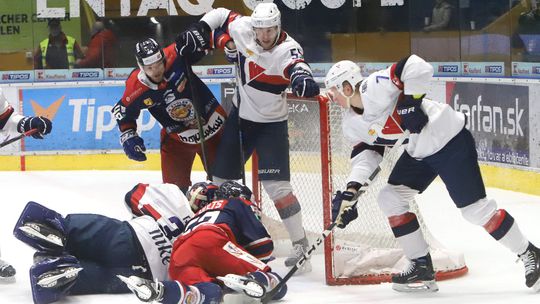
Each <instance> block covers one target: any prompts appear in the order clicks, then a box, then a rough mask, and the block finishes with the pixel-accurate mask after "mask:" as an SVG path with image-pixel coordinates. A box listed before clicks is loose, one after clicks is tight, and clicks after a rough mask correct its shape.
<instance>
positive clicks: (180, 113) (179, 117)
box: [165, 98, 195, 121]
mask: <svg viewBox="0 0 540 304" xmlns="http://www.w3.org/2000/svg"><path fill="white" fill-rule="evenodd" d="M165 110H166V111H167V113H169V116H170V117H171V118H172V119H174V120H175V121H188V120H192V119H195V111H194V110H193V104H192V103H191V100H189V99H187V98H182V99H176V100H174V101H173V102H171V103H169V104H168V105H167V108H166V109H165Z"/></svg>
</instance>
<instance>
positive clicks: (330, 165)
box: [252, 94, 467, 285]
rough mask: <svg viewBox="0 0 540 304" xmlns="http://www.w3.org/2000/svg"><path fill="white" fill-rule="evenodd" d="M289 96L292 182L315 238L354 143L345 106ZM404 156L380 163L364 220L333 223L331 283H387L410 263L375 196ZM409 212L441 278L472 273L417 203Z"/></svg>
mask: <svg viewBox="0 0 540 304" xmlns="http://www.w3.org/2000/svg"><path fill="white" fill-rule="evenodd" d="M287 100H288V104H289V120H288V127H289V146H290V147H289V151H290V156H289V158H290V168H291V184H292V187H293V191H294V194H295V195H296V197H297V198H298V200H299V202H300V205H301V207H302V217H303V226H304V229H305V230H306V234H307V236H308V239H309V241H310V244H311V243H313V242H314V241H315V240H316V238H317V237H319V236H320V234H321V233H322V231H323V230H324V228H325V227H327V226H328V225H330V223H331V200H332V195H333V193H335V191H336V190H343V189H344V188H345V186H346V183H347V180H346V179H347V177H348V175H349V172H350V163H349V158H350V154H351V152H352V146H350V145H349V144H348V143H347V142H346V141H345V139H344V138H343V136H342V132H341V117H342V109H341V107H339V106H338V105H336V104H334V103H331V102H329V101H328V99H327V98H326V97H324V96H318V97H316V98H298V97H294V96H292V95H290V94H289V95H288V96H287ZM398 157H399V155H397V156H396V157H395V159H392V160H390V161H389V162H388V165H387V166H385V167H383V168H382V171H381V172H380V173H379V175H378V176H377V177H376V178H375V180H374V181H373V182H372V184H371V185H370V187H369V188H368V190H367V192H366V193H364V194H363V195H362V196H361V197H360V199H359V202H358V213H359V217H358V219H356V220H355V221H353V222H351V223H350V224H349V225H348V226H347V227H346V228H345V229H339V228H336V229H334V231H333V233H332V234H331V235H330V236H329V237H327V238H326V239H325V243H324V246H321V247H320V248H319V250H318V252H319V253H321V254H324V260H325V273H326V282H327V284H329V285H349V284H377V283H382V282H389V281H390V279H391V274H393V273H397V272H400V271H401V270H403V269H404V268H405V267H406V265H407V260H406V258H405V257H404V255H403V251H402V250H401V249H400V247H399V245H398V244H397V242H396V240H395V238H394V236H393V234H392V230H391V228H390V226H389V224H388V220H387V218H386V217H385V216H384V215H383V214H382V212H381V211H380V209H379V207H378V204H377V201H376V196H377V194H378V192H379V191H380V190H381V188H382V187H383V186H384V185H385V184H386V181H387V179H388V176H389V175H390V171H391V170H392V168H393V165H394V163H395V161H397V158H398ZM252 160H253V163H252V168H253V169H252V170H253V172H252V181H253V186H252V188H253V193H254V195H255V199H256V200H258V201H259V202H260V203H261V206H262V210H263V222H264V224H265V225H266V227H267V228H268V230H269V233H270V235H271V236H272V238H273V240H274V244H275V253H276V255H278V256H282V255H287V254H288V252H289V251H290V248H291V243H290V241H289V236H288V234H287V232H286V230H285V229H284V226H283V224H282V222H281V220H280V218H279V215H278V213H277V211H276V209H275V207H274V204H273V202H272V201H271V200H270V199H269V197H268V196H267V195H266V193H265V192H264V189H262V186H261V183H260V181H259V180H258V178H257V157H256V153H255V154H254V157H252ZM411 212H414V213H415V214H416V215H417V218H418V221H419V223H420V228H421V229H422V232H423V233H424V236H425V238H426V240H427V242H428V244H429V246H430V252H431V255H432V259H433V263H434V267H435V270H436V271H437V274H436V276H437V279H439V280H443V279H449V278H454V277H459V276H461V275H464V274H465V273H467V266H466V265H465V261H464V257H463V254H462V253H460V252H455V251H451V250H448V249H446V248H445V247H444V246H442V245H441V243H440V242H438V241H437V240H436V239H435V237H433V236H432V234H431V233H430V231H429V229H428V227H427V226H426V224H425V222H424V220H423V217H422V214H421V212H420V209H419V207H418V205H417V203H416V202H415V201H413V202H412V203H411Z"/></svg>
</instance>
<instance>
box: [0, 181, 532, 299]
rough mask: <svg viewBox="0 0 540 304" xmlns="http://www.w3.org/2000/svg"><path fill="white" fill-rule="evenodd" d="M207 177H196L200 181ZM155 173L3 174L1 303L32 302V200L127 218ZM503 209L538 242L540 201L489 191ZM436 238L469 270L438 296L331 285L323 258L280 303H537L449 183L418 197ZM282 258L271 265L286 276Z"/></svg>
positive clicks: (517, 266) (519, 269)
mask: <svg viewBox="0 0 540 304" xmlns="http://www.w3.org/2000/svg"><path fill="white" fill-rule="evenodd" d="M203 176H204V175H203V174H195V176H194V179H193V180H195V181H198V180H202V178H203ZM160 180H161V174H160V173H159V172H157V171H34V172H0V208H1V210H2V211H1V212H0V227H1V230H0V247H1V249H2V259H5V260H7V261H8V262H10V263H11V264H13V265H14V267H15V268H16V269H17V282H16V283H14V284H0V303H32V294H31V291H30V285H29V278H28V269H29V267H30V265H31V260H32V254H33V250H32V249H31V248H29V247H27V246H26V245H24V244H23V243H21V242H19V241H18V240H16V239H15V238H14V237H13V236H12V229H13V226H14V224H15V221H16V220H17V218H18V217H19V214H20V212H21V211H22V208H23V206H24V205H25V204H26V203H27V202H28V201H30V200H33V201H36V202H39V203H41V204H44V205H46V206H48V207H51V208H53V209H55V210H56V211H58V212H59V213H62V214H64V215H65V214H68V213H99V214H103V215H107V216H110V217H115V218H119V219H128V218H129V214H128V212H127V210H126V209H125V207H124V203H123V197H124V194H125V193H126V192H127V191H128V190H130V189H131V188H132V187H133V186H134V185H135V184H136V183H138V182H146V183H149V182H160ZM488 197H490V198H495V199H496V200H497V202H498V204H499V207H501V208H505V209H507V211H509V212H510V213H511V214H512V216H513V217H514V218H515V219H516V221H517V223H519V225H520V228H521V230H522V231H523V232H524V233H525V234H526V235H527V236H528V237H529V238H530V239H531V240H532V241H533V242H535V243H536V244H540V197H538V196H532V195H526V194H521V193H516V192H510V191H503V190H499V189H488ZM417 201H418V203H419V205H420V208H421V211H422V213H423V215H424V218H425V220H426V222H427V224H428V227H430V230H431V231H432V233H433V234H434V235H435V236H436V237H437V239H438V240H439V241H441V243H443V244H444V245H445V246H446V247H448V248H450V249H455V250H459V251H462V252H463V253H464V254H465V259H466V262H467V265H468V267H469V274H467V275H466V276H465V277H462V278H459V279H454V280H449V281H443V282H440V283H439V288H440V291H439V292H437V293H433V294H402V293H398V292H395V291H393V290H392V289H391V286H390V284H380V285H372V286H340V287H331V286H326V285H325V283H324V266H323V265H324V264H323V257H322V256H321V255H318V256H315V257H314V259H313V261H312V264H313V266H314V267H313V268H314V271H313V272H312V273H310V274H306V275H303V276H299V277H293V278H292V279H291V280H290V283H289V292H288V294H287V296H286V297H285V299H284V300H283V301H282V302H281V303H310V304H312V303H378V304H385V303H402V304H419V303H452V304H454V303H486V304H493V303H508V302H509V301H511V302H512V303H539V302H540V294H536V293H533V292H532V291H531V290H529V289H528V288H526V287H525V279H524V270H523V265H522V264H521V263H515V261H516V258H517V257H516V256H515V255H513V254H512V253H510V252H509V251H508V250H507V249H505V248H503V247H502V246H500V245H499V244H498V243H497V242H495V241H494V240H493V239H492V238H491V237H490V236H489V235H488V234H487V233H486V232H485V231H484V230H483V229H482V228H481V227H477V226H473V225H472V224H469V223H468V222H466V221H465V220H464V219H463V218H462V217H461V214H460V212H459V211H458V210H457V209H456V208H455V207H454V206H453V204H452V202H451V200H450V198H449V196H448V195H447V194H446V191H445V188H444V185H443V184H441V183H439V182H435V183H434V184H433V185H432V186H430V188H429V189H428V190H427V191H426V192H425V193H424V194H422V195H420V196H418V199H417ZM281 265H282V259H278V260H276V261H274V262H273V263H272V266H273V267H274V270H276V271H277V272H279V273H281V274H285V272H286V269H285V268H284V267H282V266H281ZM62 303H139V302H138V300H137V299H136V298H135V297H134V296H132V295H130V294H127V295H88V296H76V297H75V296H74V297H68V298H66V300H64V301H63V302H62Z"/></svg>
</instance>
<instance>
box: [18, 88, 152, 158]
mask: <svg viewBox="0 0 540 304" xmlns="http://www.w3.org/2000/svg"><path fill="white" fill-rule="evenodd" d="M123 92H124V87H123V86H110V87H71V88H44V89H37V88H31V89H21V94H22V102H23V109H24V114H25V115H44V116H47V117H49V118H51V120H52V122H53V131H52V135H51V136H47V137H46V138H45V139H44V140H32V141H27V143H26V150H27V151H59V150H60V151H61V150H111V149H121V148H122V146H121V145H120V143H119V138H120V137H119V136H120V133H119V131H118V127H117V124H116V120H115V119H114V118H113V116H112V113H111V109H112V107H113V106H114V104H115V103H116V102H117V101H118V100H119V99H120V98H121V97H122V94H123ZM137 125H138V132H139V133H140V134H141V133H142V134H141V136H142V137H143V138H144V141H145V145H146V148H147V149H157V148H159V130H160V127H159V124H157V123H156V121H155V119H154V118H153V117H151V115H150V113H149V112H148V111H143V112H142V113H141V116H140V117H139V120H138V121H137Z"/></svg>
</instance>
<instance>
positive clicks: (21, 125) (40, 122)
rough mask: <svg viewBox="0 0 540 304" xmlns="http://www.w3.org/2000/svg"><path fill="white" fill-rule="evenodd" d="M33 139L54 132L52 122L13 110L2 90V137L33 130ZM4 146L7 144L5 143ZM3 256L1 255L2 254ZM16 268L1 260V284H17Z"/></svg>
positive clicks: (0, 116) (0, 124)
mask: <svg viewBox="0 0 540 304" xmlns="http://www.w3.org/2000/svg"><path fill="white" fill-rule="evenodd" d="M34 129H35V130H36V131H34V132H35V133H33V134H32V137H33V138H37V139H43V137H44V135H47V134H49V133H50V132H51V130H52V122H51V121H50V120H49V119H48V118H47V117H43V116H23V115H21V114H19V113H17V112H15V110H14V109H13V107H12V106H11V105H10V104H9V102H8V99H7V98H6V96H5V95H4V92H3V90H2V88H0V136H2V137H3V135H4V134H6V135H11V133H25V132H29V131H32V130H34ZM3 143H4V144H5V143H7V142H3ZM0 256H1V254H0ZM15 274H16V271H15V268H13V266H11V265H10V264H9V263H7V262H5V261H4V260H2V259H0V282H2V283H11V282H15Z"/></svg>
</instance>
